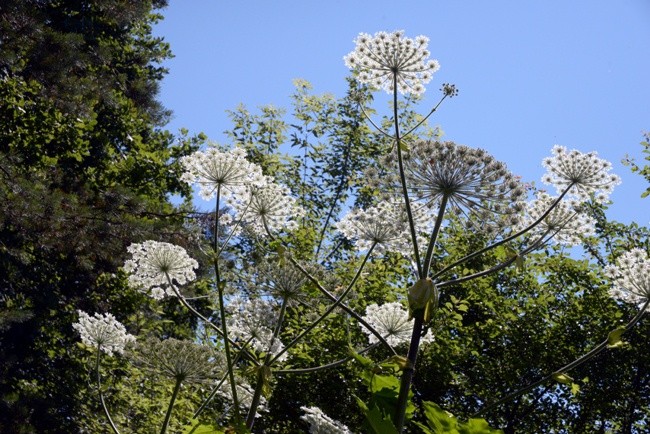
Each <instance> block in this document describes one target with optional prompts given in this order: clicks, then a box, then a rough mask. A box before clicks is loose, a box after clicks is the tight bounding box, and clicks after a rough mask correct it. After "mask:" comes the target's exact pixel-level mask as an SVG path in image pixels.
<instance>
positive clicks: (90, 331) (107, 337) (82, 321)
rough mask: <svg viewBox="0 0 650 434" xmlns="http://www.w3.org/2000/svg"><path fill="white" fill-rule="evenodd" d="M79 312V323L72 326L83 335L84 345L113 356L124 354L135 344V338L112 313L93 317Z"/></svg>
mask: <svg viewBox="0 0 650 434" xmlns="http://www.w3.org/2000/svg"><path fill="white" fill-rule="evenodd" d="M77 312H78V313H79V322H76V323H74V324H72V328H74V329H75V330H76V331H77V332H78V333H79V334H80V335H81V341H82V342H83V343H84V344H86V345H88V346H90V347H96V348H99V350H100V351H104V352H105V353H106V354H108V355H109V356H112V355H113V352H117V353H120V354H122V353H124V348H125V347H126V346H127V345H128V344H129V343H132V342H135V336H133V335H130V334H128V333H127V332H126V328H125V327H124V326H123V325H122V324H121V323H120V322H119V321H118V320H116V319H115V317H114V316H113V315H111V314H110V313H107V314H99V313H95V316H94V317H91V316H90V315H88V314H87V313H86V312H84V311H82V310H78V311H77Z"/></svg>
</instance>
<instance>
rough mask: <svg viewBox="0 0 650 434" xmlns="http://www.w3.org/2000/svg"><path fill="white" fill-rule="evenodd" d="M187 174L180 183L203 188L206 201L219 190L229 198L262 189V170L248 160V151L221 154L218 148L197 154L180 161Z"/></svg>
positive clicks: (201, 189)
mask: <svg viewBox="0 0 650 434" xmlns="http://www.w3.org/2000/svg"><path fill="white" fill-rule="evenodd" d="M181 164H182V165H183V168H184V169H185V172H184V173H183V175H182V176H181V179H182V180H183V181H185V182H187V183H190V184H194V183H196V184H198V185H199V186H200V195H201V197H202V198H203V199H205V200H210V199H211V198H213V197H214V196H215V195H216V193H217V189H221V190H220V191H221V193H222V194H223V195H224V196H226V195H228V196H237V195H241V194H245V192H246V187H248V186H251V185H263V184H264V183H265V181H264V177H263V176H262V169H261V168H260V167H259V166H258V165H256V164H254V163H250V162H249V161H248V160H246V151H244V150H243V149H241V148H234V149H231V150H229V151H225V152H223V151H220V150H219V149H217V148H216V147H213V148H209V149H208V150H207V151H205V152H201V151H197V152H195V153H193V154H192V155H188V156H185V157H183V158H182V159H181Z"/></svg>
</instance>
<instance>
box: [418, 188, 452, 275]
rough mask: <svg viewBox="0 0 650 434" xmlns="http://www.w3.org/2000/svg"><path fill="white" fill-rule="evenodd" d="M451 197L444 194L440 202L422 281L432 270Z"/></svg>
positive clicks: (423, 268)
mask: <svg viewBox="0 0 650 434" xmlns="http://www.w3.org/2000/svg"><path fill="white" fill-rule="evenodd" d="M448 200H449V197H448V196H447V195H446V194H444V195H443V196H442V200H441V201H440V208H439V210H438V216H437V217H436V222H435V224H434V226H433V231H432V232H431V238H430V239H429V246H428V247H427V254H426V256H425V257H424V266H423V267H422V274H423V275H422V276H420V279H424V278H426V276H428V275H429V270H430V269H431V261H432V259H433V249H434V247H435V245H436V241H437V240H438V234H439V233H440V227H441V226H442V219H443V218H444V216H445V210H446V208H447V201H448Z"/></svg>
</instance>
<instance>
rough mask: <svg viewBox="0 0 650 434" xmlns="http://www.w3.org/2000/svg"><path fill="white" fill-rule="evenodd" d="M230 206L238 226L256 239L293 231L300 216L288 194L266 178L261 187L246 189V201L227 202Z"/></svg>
mask: <svg viewBox="0 0 650 434" xmlns="http://www.w3.org/2000/svg"><path fill="white" fill-rule="evenodd" d="M230 205H231V206H232V207H233V208H234V209H235V212H236V214H237V217H238V218H241V219H242V223H243V224H244V225H245V226H246V227H247V228H249V229H250V230H252V231H253V232H254V233H256V234H258V235H266V234H267V230H268V231H269V232H271V233H273V232H279V231H281V230H283V229H284V230H292V229H295V228H296V227H297V226H298V220H299V219H300V217H301V216H302V215H303V210H302V208H300V207H299V206H298V205H297V204H296V200H295V199H294V198H293V197H291V196H289V190H288V189H287V188H286V187H283V186H280V185H278V184H276V183H275V182H273V180H272V179H271V178H269V177H266V179H265V182H264V184H263V185H258V186H253V187H251V188H250V190H249V196H248V200H247V201H236V202H233V201H231V202H230Z"/></svg>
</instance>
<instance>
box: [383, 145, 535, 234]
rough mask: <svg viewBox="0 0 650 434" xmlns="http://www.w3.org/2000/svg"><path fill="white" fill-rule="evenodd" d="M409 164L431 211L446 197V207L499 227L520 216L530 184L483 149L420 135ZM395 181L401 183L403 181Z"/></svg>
mask: <svg viewBox="0 0 650 434" xmlns="http://www.w3.org/2000/svg"><path fill="white" fill-rule="evenodd" d="M404 170H405V176H406V181H407V186H408V188H409V189H410V190H411V192H412V197H413V198H414V199H415V200H416V201H417V202H419V203H421V204H423V206H425V207H427V208H429V210H430V214H432V215H435V214H436V213H437V211H438V209H439V207H440V206H441V203H442V201H443V198H446V201H447V208H446V210H448V211H452V212H453V213H455V214H457V215H460V216H463V215H465V217H466V219H465V221H466V223H467V224H468V225H474V226H477V227H476V228H475V229H481V230H484V231H486V232H494V231H495V230H503V229H504V228H510V227H512V226H513V225H515V224H516V223H517V222H518V221H519V220H520V219H521V212H522V211H523V209H524V206H525V203H524V202H523V200H524V198H525V196H526V189H525V188H524V186H523V184H522V183H521V182H520V180H519V178H518V177H516V176H514V175H513V174H512V173H511V172H510V171H509V170H508V169H507V167H506V165H505V164H504V163H501V162H500V161H497V160H496V159H495V158H494V157H492V156H491V155H490V154H488V153H487V152H486V151H484V150H482V149H478V148H470V147H467V146H464V145H457V144H456V143H453V142H438V141H425V140H420V141H417V142H415V143H413V144H411V145H409V151H408V152H406V153H405V154H404ZM390 182H392V183H393V184H394V185H393V189H397V186H398V185H399V181H398V180H397V179H392V180H391V181H390ZM470 217H471V218H470Z"/></svg>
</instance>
